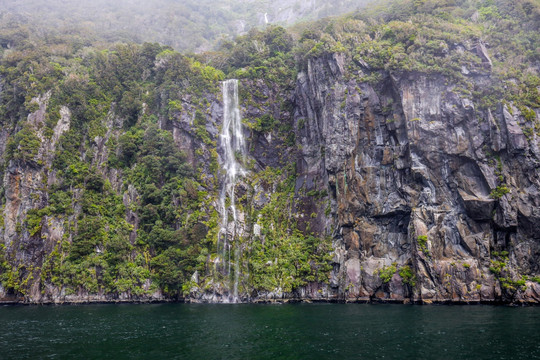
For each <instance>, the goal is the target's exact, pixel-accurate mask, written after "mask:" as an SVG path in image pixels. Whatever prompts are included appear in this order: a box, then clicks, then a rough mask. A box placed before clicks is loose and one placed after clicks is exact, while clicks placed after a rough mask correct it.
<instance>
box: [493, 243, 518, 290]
mask: <svg viewBox="0 0 540 360" xmlns="http://www.w3.org/2000/svg"><path fill="white" fill-rule="evenodd" d="M508 255H509V253H508V251H501V252H497V251H493V252H492V253H491V256H492V257H493V259H492V260H490V261H491V266H490V267H489V271H490V272H491V273H492V274H494V275H495V278H497V280H498V281H499V283H500V284H501V287H502V288H503V289H504V290H505V291H507V292H508V293H510V295H512V296H513V295H514V294H515V293H516V292H517V291H525V290H526V289H527V286H526V285H525V283H526V277H525V276H521V277H520V278H519V279H518V280H515V279H514V277H512V275H511V274H510V273H509V271H508V269H507V266H508V261H509V260H508Z"/></svg>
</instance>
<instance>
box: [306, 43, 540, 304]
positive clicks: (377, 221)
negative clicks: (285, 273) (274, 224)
mask: <svg viewBox="0 0 540 360" xmlns="http://www.w3.org/2000/svg"><path fill="white" fill-rule="evenodd" d="M483 50H485V47H483V45H482V44H479V46H478V47H477V51H478V52H479V56H483V55H482V54H485V51H483ZM482 59H483V61H485V62H486V63H488V62H489V63H490V60H489V57H487V55H485V56H484V57H483V58H482ZM345 62H346V60H345V59H344V58H343V57H342V56H340V55H337V54H336V55H333V56H331V57H326V58H320V59H317V60H312V61H309V63H308V64H307V69H306V70H305V71H304V72H302V73H300V75H299V77H298V85H297V89H296V95H295V96H296V105H297V108H296V113H295V118H296V124H297V132H298V135H297V138H298V139H299V142H300V144H301V151H300V155H299V159H298V168H299V171H300V173H301V177H300V180H299V183H301V184H302V186H303V187H305V188H306V190H310V189H313V188H316V189H325V190H328V194H329V202H330V203H331V204H332V212H331V216H330V217H329V218H326V219H325V217H324V215H323V214H322V211H319V215H318V217H317V219H315V220H314V222H316V223H318V224H325V226H320V227H319V230H320V231H325V232H328V233H329V232H331V231H332V229H333V231H332V234H334V236H335V238H336V246H337V249H336V257H335V261H336V264H337V266H336V267H335V274H334V275H333V278H332V279H333V280H332V283H331V287H332V289H333V294H334V296H335V297H337V298H341V299H345V300H358V299H371V300H373V299H378V300H389V301H390V300H397V301H409V300H412V301H417V302H433V301H458V302H471V301H473V302H479V301H525V302H537V301H539V300H540V298H539V297H538V295H537V293H538V291H539V290H540V285H539V284H538V283H536V282H534V281H531V280H528V279H531V278H532V277H533V276H536V275H537V274H538V271H539V270H540V269H538V265H537V261H536V260H535V259H536V258H537V256H538V254H539V252H540V247H539V242H538V233H537V231H535V229H538V228H539V227H540V218H539V216H538V203H539V202H540V197H539V189H540V181H539V179H540V176H539V175H540V167H539V165H540V162H539V157H538V149H539V147H538V144H539V140H538V137H537V136H536V135H534V134H533V135H532V136H530V137H529V138H528V139H526V137H525V135H524V133H523V130H522V128H526V127H529V128H530V127H532V126H533V124H532V123H528V122H527V120H526V119H525V118H524V117H523V116H521V114H520V112H519V111H518V110H517V109H515V108H509V107H508V106H503V105H500V106H499V107H498V109H497V111H496V112H495V113H492V112H491V111H489V110H480V109H478V108H476V105H475V102H474V101H473V99H471V98H467V97H464V96H462V95H458V92H457V91H455V87H454V86H452V85H448V83H450V82H449V81H448V80H447V79H445V78H444V77H443V76H437V75H431V76H428V75H424V74H418V73H400V74H389V73H384V74H382V75H383V77H382V80H381V81H378V82H376V83H366V82H361V81H357V80H355V79H354V77H353V76H352V75H353V74H350V73H346V72H344V70H343V69H344V68H346V65H345ZM366 71H367V70H366ZM471 81H473V82H475V81H485V79H482V78H478V79H476V78H472V79H471ZM535 121H536V122H538V116H537V118H536V119H535ZM300 210H301V209H300ZM497 266H498V268H497ZM403 269H405V270H403ZM409 269H411V270H412V273H414V274H413V275H412V276H409V274H408V273H407V272H408V270H409ZM383 273H386V276H382V274H383ZM400 275H401V276H400ZM411 278H413V280H412V281H411Z"/></svg>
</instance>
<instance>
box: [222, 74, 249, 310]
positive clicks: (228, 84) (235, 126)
mask: <svg viewBox="0 0 540 360" xmlns="http://www.w3.org/2000/svg"><path fill="white" fill-rule="evenodd" d="M220 140H221V143H220V146H221V149H222V153H223V155H222V159H221V167H222V168H223V170H225V174H224V176H222V177H221V191H220V198H219V202H220V207H221V216H222V218H221V229H220V231H219V236H218V251H221V254H222V258H221V264H222V271H223V272H225V274H226V275H227V276H230V274H231V252H232V250H233V242H234V239H235V237H236V235H237V214H236V204H235V196H234V189H235V185H236V179H237V177H238V176H244V175H245V171H244V169H243V167H242V164H241V163H240V161H239V160H240V159H243V158H244V156H245V154H246V146H245V141H244V135H243V133H242V118H241V116H240V108H239V105H238V80H235V79H231V80H226V81H224V82H223V128H222V129H221V134H220ZM227 197H229V206H227ZM229 215H231V216H232V221H231V222H229ZM235 250H236V251H235V253H234V258H235V259H234V262H235V271H234V285H233V295H232V298H231V299H229V300H230V301H232V302H237V301H238V277H239V274H238V273H239V271H240V269H239V261H238V260H239V259H238V258H239V249H235Z"/></svg>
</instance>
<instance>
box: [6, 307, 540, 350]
mask: <svg viewBox="0 0 540 360" xmlns="http://www.w3.org/2000/svg"><path fill="white" fill-rule="evenodd" d="M0 321H1V323H2V331H1V332H0V348H1V349H2V350H1V352H0V358H2V359H36V358H40V359H43V358H53V359H54V358H58V359H60V358H62V359H64V358H70V359H76V358H78V359H135V358H137V359H170V358H175V359H535V358H536V359H537V358H540V308H535V307H529V308H512V307H494V306H407V305H364V304H295V305H246V304H243V305H194V304H156V305H82V306H57V307H53V306H45V307H38V306H31V307H22V306H16V307H13V306H8V307H1V308H0Z"/></svg>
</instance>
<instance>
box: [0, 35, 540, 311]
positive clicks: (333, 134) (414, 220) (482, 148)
mask: <svg viewBox="0 0 540 360" xmlns="http://www.w3.org/2000/svg"><path fill="white" fill-rule="evenodd" d="M477 51H479V52H481V51H482V46H479V47H477ZM487 60H489V58H487ZM487 60H485V62H486V63H488V61H487ZM349 61H350V59H347V58H345V57H344V56H342V55H339V54H334V55H332V56H327V57H322V58H318V59H316V60H310V61H309V63H308V64H307V67H306V69H305V70H304V71H302V72H300V73H299V75H298V79H297V82H296V87H295V88H294V89H293V91H292V92H290V90H287V92H284V91H282V90H280V88H279V85H277V84H276V85H275V86H272V84H267V83H264V82H263V81H262V80H261V81H253V80H243V82H244V84H243V85H244V86H246V85H249V88H257V89H258V90H259V91H258V92H259V93H260V94H261V99H262V98H264V99H265V100H264V101H263V100H260V102H259V101H258V100H257V104H256V105H257V106H254V105H253V104H251V105H250V104H249V103H247V102H244V103H242V104H243V105H242V106H243V108H242V113H243V117H244V118H246V119H255V118H258V117H261V116H263V115H265V114H271V115H272V117H273V118H275V119H279V120H280V121H281V122H289V121H291V120H293V121H294V132H295V136H296V141H297V144H296V149H293V148H290V147H287V145H286V144H284V143H283V141H282V139H281V140H280V139H279V137H277V136H273V135H272V132H270V133H265V134H259V133H256V132H251V133H249V131H248V129H247V128H245V129H244V131H245V137H246V138H249V143H248V148H249V149H250V150H249V151H250V153H249V156H250V157H252V158H253V160H254V162H253V164H254V165H253V167H254V169H253V171H260V170H263V169H264V168H265V167H266V166H271V167H280V166H283V165H284V164H287V163H289V162H290V161H291V160H292V161H296V168H297V172H298V178H297V181H296V195H297V196H296V209H295V210H296V214H293V216H296V218H297V219H298V221H299V225H300V228H301V229H308V228H309V229H310V231H313V232H315V233H316V234H319V235H321V236H332V238H333V239H334V248H335V255H334V270H333V272H332V274H331V278H330V281H329V284H328V285H326V284H309V285H308V286H306V287H304V288H301V289H298V290H297V291H296V292H295V293H292V294H281V293H279V294H278V292H276V293H274V294H266V295H265V297H264V296H261V298H260V299H253V300H267V299H269V298H272V297H276V296H279V297H289V296H290V297H300V298H309V299H338V300H348V301H354V300H381V301H411V300H412V301H419V302H425V303H429V302H433V301H457V302H469V301H472V302H476V301H505V302H508V301H515V302H520V301H523V302H540V285H539V284H537V283H536V282H533V281H531V280H529V279H531V278H532V277H534V276H539V275H540V262H539V261H538V259H539V257H540V231H538V230H539V229H540V146H539V145H540V144H539V143H540V140H539V139H538V137H537V135H536V134H535V133H534V132H533V133H532V135H530V133H529V135H527V136H526V132H524V131H523V129H525V128H529V129H530V128H531V127H533V126H532V124H531V123H530V120H529V122H527V120H526V119H525V117H524V116H522V115H521V114H520V112H519V110H518V109H516V108H514V107H513V106H512V105H510V104H507V105H503V104H500V105H499V106H498V107H497V109H496V110H481V109H478V108H477V105H476V104H475V102H474V101H473V100H472V99H469V98H466V97H464V96H463V95H461V94H460V92H459V91H457V89H456V88H455V87H454V85H451V84H452V81H450V80H448V79H447V78H445V77H443V76H442V75H429V76H428V75H424V74H418V73H399V74H388V73H385V74H382V76H381V77H379V79H378V80H377V81H373V82H366V81H362V80H360V79H361V78H362V77H363V75H364V74H362V73H361V72H360V73H358V74H352V73H350V71H351V70H350V69H349V68H350V67H349V64H348V62H349ZM364 67H365V66H364ZM366 71H367V69H366ZM470 76H471V78H470V79H471V80H472V81H475V82H477V83H478V84H484V83H486V82H488V81H490V79H489V76H485V75H484V76H481V75H478V74H477V75H470ZM248 82H249V83H248ZM206 97H207V100H208V101H209V103H210V106H209V111H208V113H207V114H206V115H205V116H206V130H207V132H208V133H209V135H210V137H211V138H212V139H213V140H216V141H217V140H218V136H219V129H220V126H221V123H222V118H223V104H222V99H220V98H219V94H218V95H211V94H210V95H208V96H206ZM277 99H288V100H290V101H291V102H292V104H293V106H292V107H291V108H290V109H289V108H287V109H286V110H284V109H282V108H280V104H281V102H280V101H278V100H277ZM35 101H36V102H37V104H38V105H39V109H38V110H37V111H35V112H34V113H32V114H31V115H30V116H29V118H28V119H27V122H28V123H29V124H30V126H32V128H33V129H34V130H35V131H36V133H37V135H38V137H41V136H42V135H40V134H41V133H40V131H41V130H40V129H41V126H40V124H41V123H43V121H44V116H45V111H46V107H47V101H48V95H44V96H43V97H41V98H39V99H36V100H35ZM241 101H242V99H241ZM182 108H183V109H186V111H183V112H181V113H179V114H177V115H178V116H175V120H173V121H171V120H167V119H160V126H161V128H163V129H167V130H169V131H171V132H172V134H173V137H174V140H175V142H176V144H177V145H178V146H179V147H180V148H181V149H182V150H183V151H184V152H185V153H186V154H187V158H188V161H189V162H190V163H192V164H199V166H201V171H202V172H203V173H204V174H205V176H206V178H208V179H212V177H213V176H215V175H214V174H213V172H212V171H211V169H210V163H211V161H210V160H211V150H213V149H211V146H210V144H207V145H201V140H200V139H198V138H197V137H196V136H195V135H194V131H193V122H194V114H195V111H196V108H195V107H194V106H193V105H192V104H191V101H190V99H189V98H185V99H183V100H182ZM537 113H538V110H537ZM60 115H61V118H60V121H59V122H58V124H57V126H56V128H55V129H54V135H53V136H52V140H51V142H47V141H42V145H41V147H40V149H39V154H38V156H37V159H38V160H41V164H36V165H35V166H32V165H29V164H23V163H18V162H13V161H12V162H11V163H9V164H6V167H5V171H4V174H3V175H4V179H3V180H4V188H5V202H4V208H3V217H4V226H3V228H2V229H0V239H1V243H3V244H5V246H6V252H9V254H10V256H12V258H14V259H15V261H16V263H17V264H33V265H34V269H35V270H33V271H34V272H33V273H31V274H29V275H32V276H33V279H34V282H33V283H32V285H31V286H30V288H29V291H28V292H27V294H26V299H25V301H27V302H40V301H69V302H78V301H124V300H125V301H129V300H133V299H132V298H131V297H130V296H129V294H126V293H124V294H119V296H117V297H111V296H108V295H106V294H101V295H100V294H87V293H76V294H71V295H66V294H64V293H63V292H62V290H61V289H58V288H54V287H52V286H49V285H47V286H46V288H45V289H43V288H40V286H39V277H40V273H39V268H40V267H41V266H42V264H43V262H44V259H45V258H46V256H47V255H48V254H50V253H51V252H52V251H53V249H54V246H55V244H56V243H57V242H58V241H59V240H61V239H64V238H66V237H68V239H67V240H68V241H69V240H70V238H69V234H66V233H65V226H64V225H65V224H64V223H62V222H61V221H59V220H58V219H56V218H49V217H45V219H44V220H43V221H42V224H41V225H42V231H41V234H40V235H38V236H31V235H30V234H29V233H28V231H27V230H24V228H23V231H22V232H21V226H20V224H23V223H24V221H25V218H26V213H27V212H28V210H29V209H33V208H42V207H44V206H45V205H46V204H47V201H48V199H47V196H48V195H47V193H46V191H43V190H42V189H43V186H42V185H43V184H49V185H51V184H54V183H55V181H56V180H55V179H56V174H55V172H54V171H53V170H50V168H51V162H52V159H53V155H54V151H55V149H56V143H57V142H58V139H59V138H60V135H61V134H62V133H64V132H65V131H67V130H68V129H69V127H70V111H69V109H67V108H65V107H64V108H62V109H61V110H60ZM291 118H292V119H291ZM106 121H107V128H108V131H107V132H106V134H105V135H104V137H103V138H96V139H95V141H94V142H95V144H96V145H95V148H94V149H93V150H94V151H93V156H94V158H93V159H92V160H91V161H92V163H93V164H95V165H96V167H97V169H98V171H99V172H100V173H101V174H102V175H103V176H104V177H107V178H108V180H109V181H110V183H111V185H112V186H113V188H114V189H116V190H117V191H118V193H122V192H123V193H122V195H123V202H124V205H125V206H126V208H127V209H128V211H127V213H126V218H127V221H128V222H129V223H130V224H131V225H133V231H132V233H131V234H130V240H131V242H132V243H133V242H135V239H136V236H137V233H136V230H137V228H138V226H139V222H140V219H139V217H138V215H137V214H136V213H135V212H133V211H131V210H129V208H130V206H129V205H130V204H133V203H136V202H137V201H138V200H137V199H138V197H139V196H138V193H137V191H136V189H135V188H134V187H133V186H129V187H128V188H127V190H126V189H123V188H122V174H121V173H119V172H118V171H116V170H109V169H108V168H107V167H106V166H105V165H104V164H105V162H106V159H107V154H108V149H107V145H106V144H107V141H108V140H109V139H110V138H111V137H118V136H119V134H120V133H121V131H122V122H121V119H117V118H116V117H114V116H113V114H112V113H111V114H110V116H109V117H108V118H107V120H106ZM536 121H540V120H539V119H538V115H537V119H536ZM8 133H9V132H8V131H7V130H5V129H4V130H0V155H1V154H2V153H3V152H4V149H5V144H6V141H7V138H8ZM41 140H43V139H41ZM197 149H203V150H204V151H196V150H197ZM217 152H218V156H222V154H220V153H219V149H218V150H217ZM102 165H103V166H102ZM209 183H211V181H209ZM244 187H245V186H244V185H243V184H239V186H238V191H245V189H244ZM207 190H209V191H216V189H212V188H208V189H207ZM256 191H257V193H259V192H260V196H255V197H254V199H253V202H254V203H253V204H252V205H253V206H255V207H262V206H263V205H264V204H265V203H266V202H267V201H268V196H265V194H266V195H267V194H268V193H269V192H270V191H272V190H271V189H263V188H260V189H256ZM313 191H317V193H318V194H319V196H309V195H306V194H309V193H310V192H313ZM320 194H327V195H323V196H320ZM74 196H75V197H77V196H79V197H80V194H78V193H77V192H76V191H75V193H74ZM78 206H79V207H80V205H78ZM216 206H217V205H216ZM74 210H75V211H74V214H73V215H71V216H70V217H69V218H67V219H66V221H72V222H74V221H75V219H76V218H77V216H78V214H79V213H80V208H79V209H77V208H75V209H74ZM239 218H240V219H243V218H244V216H243V214H239ZM18 224H19V225H18ZM256 226H258V225H256ZM249 231H253V232H255V233H257V232H260V231H261V229H260V228H258V229H257V228H256V227H254V228H253V229H252V230H250V229H247V226H246V232H249ZM497 264H499V265H497ZM501 264H502V265H501ZM497 266H498V267H499V269H497ZM490 268H491V269H490ZM408 273H409V274H410V276H408V275H407V274H408ZM383 274H384V275H385V276H383ZM199 276H201V277H203V276H204V274H197V276H196V277H195V278H197V279H198V277H199ZM524 276H528V278H527V280H526V281H524V282H523V283H518V281H520V280H522V279H524V278H523V277H524ZM383 280H384V282H383ZM145 286H146V287H147V288H149V287H150V283H148V284H146V285H145ZM219 286H220V284H217V285H216V287H217V288H219ZM2 299H7V298H6V294H5V291H4V289H2V288H1V287H0V300H2ZM164 299H165V297H164V295H163V294H161V293H160V292H156V293H155V294H153V295H152V296H150V297H149V298H148V299H147V300H164ZM8 300H16V299H8ZM201 301H219V299H218V298H215V297H214V298H208V299H202V300H201Z"/></svg>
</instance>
